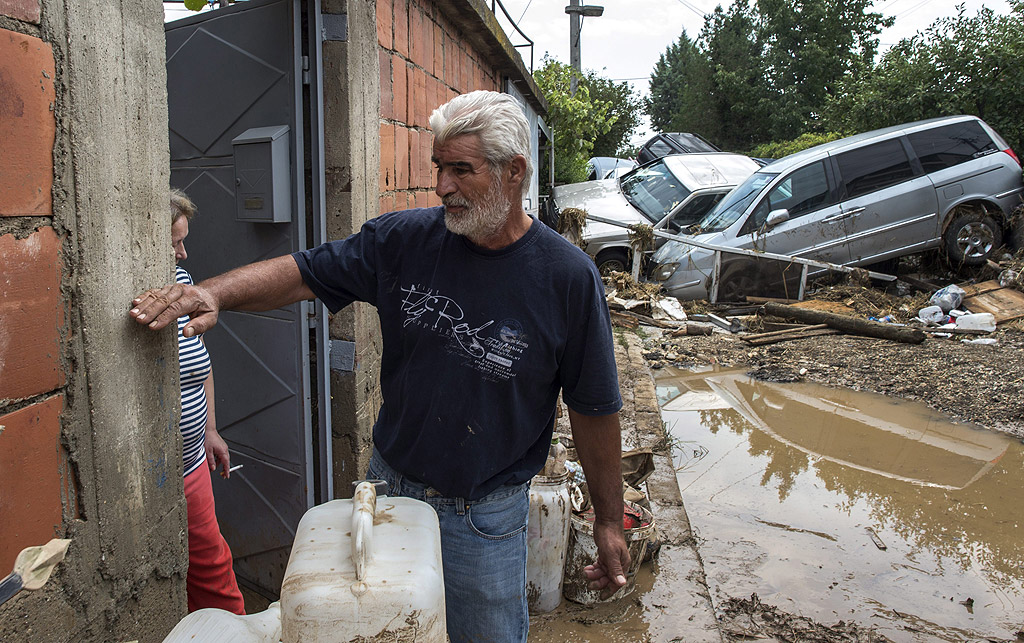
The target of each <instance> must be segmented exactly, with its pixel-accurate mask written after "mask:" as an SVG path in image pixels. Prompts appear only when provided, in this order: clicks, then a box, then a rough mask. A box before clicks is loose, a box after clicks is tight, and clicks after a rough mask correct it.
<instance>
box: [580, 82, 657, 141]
mask: <svg viewBox="0 0 1024 643" xmlns="http://www.w3.org/2000/svg"><path fill="white" fill-rule="evenodd" d="M582 83H583V84H584V85H586V86H587V89H588V90H589V91H590V97H591V99H592V100H594V101H601V102H606V103H608V104H609V105H611V108H610V110H609V120H610V122H611V127H610V128H609V129H608V131H607V132H605V133H603V134H598V135H597V137H596V138H595V139H594V148H593V149H592V150H591V152H590V155H591V156H618V157H626V156H628V154H629V151H630V146H629V139H631V138H632V137H633V133H634V132H636V128H637V127H639V126H640V116H641V114H643V111H644V104H643V101H642V100H641V99H640V97H639V96H637V95H636V94H635V93H633V89H632V88H631V87H630V86H629V83H626V82H622V83H616V82H614V81H612V80H611V79H608V78H605V77H603V76H599V75H598V74H597V72H594V71H592V70H588V71H587V72H586V73H585V74H584V77H583V81H582Z"/></svg>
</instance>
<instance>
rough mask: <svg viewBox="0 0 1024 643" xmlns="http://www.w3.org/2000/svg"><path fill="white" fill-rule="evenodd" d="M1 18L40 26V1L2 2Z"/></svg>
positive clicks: (13, 0)
mask: <svg viewBox="0 0 1024 643" xmlns="http://www.w3.org/2000/svg"><path fill="white" fill-rule="evenodd" d="M0 16H7V17H8V18H14V19H15V20H24V21H25V22H31V23H33V24H37V25H38V24H39V0H0Z"/></svg>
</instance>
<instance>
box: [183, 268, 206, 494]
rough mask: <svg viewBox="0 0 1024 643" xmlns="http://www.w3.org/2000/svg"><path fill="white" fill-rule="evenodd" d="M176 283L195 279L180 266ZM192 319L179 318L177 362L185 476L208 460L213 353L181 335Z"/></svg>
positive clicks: (193, 339)
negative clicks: (208, 391) (208, 400)
mask: <svg viewBox="0 0 1024 643" xmlns="http://www.w3.org/2000/svg"><path fill="white" fill-rule="evenodd" d="M175 281H177V282H178V283H179V284H191V283H192V277H191V275H189V274H188V272H186V271H185V269H184V268H182V267H181V266H176V267H175ZM188 320H189V317H188V315H185V316H184V317H179V318H178V363H179V366H180V370H181V423H180V424H179V425H178V426H179V428H180V429H181V441H182V447H183V448H182V452H183V455H184V459H185V475H188V474H190V473H192V472H193V471H195V470H196V469H198V468H199V466H200V465H202V464H203V462H204V461H205V460H206V449H205V446H204V441H205V438H206V389H205V388H203V382H205V381H206V378H207V377H208V376H209V375H210V354H209V353H207V352H206V346H204V345H203V340H202V339H200V336H199V335H193V336H192V337H185V336H184V335H183V334H182V332H183V331H184V330H185V324H187V323H188Z"/></svg>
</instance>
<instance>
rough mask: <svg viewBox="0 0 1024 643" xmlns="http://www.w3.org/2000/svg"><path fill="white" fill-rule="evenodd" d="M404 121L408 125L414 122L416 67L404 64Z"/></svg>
mask: <svg viewBox="0 0 1024 643" xmlns="http://www.w3.org/2000/svg"><path fill="white" fill-rule="evenodd" d="M405 103H406V107H405V122H406V124H408V125H409V126H413V125H415V124H416V68H415V67H413V66H412V65H408V64H407V65H406V66H405Z"/></svg>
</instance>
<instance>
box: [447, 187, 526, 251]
mask: <svg viewBox="0 0 1024 643" xmlns="http://www.w3.org/2000/svg"><path fill="white" fill-rule="evenodd" d="M444 204H445V205H446V206H447V205H456V206H462V207H465V208H466V209H465V210H464V211H463V212H462V213H461V214H458V215H453V214H452V213H451V212H449V211H448V210H447V209H445V212H444V225H445V227H447V228H448V230H449V231H450V232H452V233H454V234H460V235H462V236H464V237H469V239H470V240H471V241H483V240H485V239H488V238H490V237H493V236H494V235H495V234H497V233H498V232H499V231H500V230H501V228H502V227H503V226H504V225H505V222H506V221H508V213H509V211H510V210H511V209H512V202H511V201H509V200H508V197H506V196H505V195H504V194H502V192H501V184H500V182H498V181H492V182H491V187H490V188H488V190H487V194H485V195H484V197H483V198H482V199H480V202H479V203H474V202H472V201H469V200H468V199H463V198H462V197H457V196H451V197H448V198H446V199H444Z"/></svg>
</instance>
